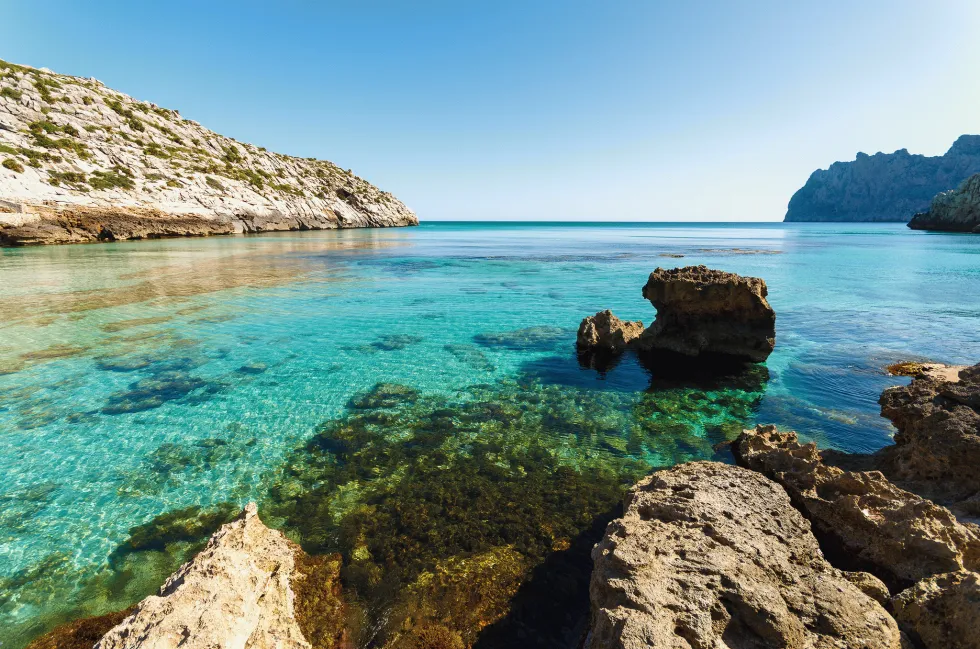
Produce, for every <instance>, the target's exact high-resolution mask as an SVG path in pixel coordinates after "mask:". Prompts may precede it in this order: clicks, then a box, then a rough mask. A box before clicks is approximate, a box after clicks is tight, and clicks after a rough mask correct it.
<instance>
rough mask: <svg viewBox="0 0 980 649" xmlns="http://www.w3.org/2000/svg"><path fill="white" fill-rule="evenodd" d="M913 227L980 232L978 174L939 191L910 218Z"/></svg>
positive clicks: (979, 184) (916, 228)
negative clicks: (927, 205) (921, 209)
mask: <svg viewBox="0 0 980 649" xmlns="http://www.w3.org/2000/svg"><path fill="white" fill-rule="evenodd" d="M909 227H910V228H912V229H913V230H939V231H943V232H980V174H974V175H972V176H970V177H969V178H967V179H966V180H964V181H963V182H962V183H961V184H960V186H959V187H957V188H956V189H951V190H949V191H946V192H941V193H939V194H937V195H936V196H935V198H933V199H932V203H930V205H929V209H928V210H927V211H925V212H921V213H919V214H916V215H915V216H913V217H912V220H911V221H909Z"/></svg>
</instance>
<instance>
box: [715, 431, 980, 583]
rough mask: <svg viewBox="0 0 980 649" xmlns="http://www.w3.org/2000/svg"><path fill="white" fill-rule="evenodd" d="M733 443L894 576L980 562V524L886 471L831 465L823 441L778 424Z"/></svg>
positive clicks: (910, 578) (857, 551) (816, 521)
mask: <svg viewBox="0 0 980 649" xmlns="http://www.w3.org/2000/svg"><path fill="white" fill-rule="evenodd" d="M733 450H734V452H735V457H736V459H737V460H738V462H739V464H741V465H742V466H745V467H747V468H750V469H752V470H754V471H758V472H759V473H761V474H763V475H765V476H766V477H768V478H770V479H772V480H775V481H776V482H778V483H779V484H781V485H782V486H783V487H784V488H785V489H786V491H787V492H788V493H789V495H790V497H791V498H792V500H793V503H794V504H795V505H796V506H797V507H798V508H799V509H800V510H801V511H803V512H804V513H805V514H806V515H807V518H809V519H810V521H811V523H812V524H813V526H814V529H815V530H817V531H818V532H819V533H820V534H821V535H822V538H829V539H832V540H833V542H834V545H836V546H838V547H839V550H840V551H841V552H842V553H845V554H846V555H848V556H850V557H853V558H856V559H858V560H859V561H861V562H864V563H867V564H870V565H871V566H874V572H875V573H876V574H878V575H879V576H881V577H883V578H885V579H886V581H888V582H889V583H892V584H905V585H907V584H909V583H911V582H915V581H918V580H919V579H922V578H924V577H929V576H931V575H935V574H940V573H945V572H951V571H955V570H962V569H964V568H968V569H972V570H976V569H978V568H980V528H978V527H977V526H975V525H972V524H969V523H966V524H961V523H959V522H958V521H957V519H956V517H955V516H954V515H953V514H952V513H951V512H950V511H949V510H948V509H946V508H945V507H941V506H939V505H936V504H935V503H933V502H931V501H929V500H926V499H924V498H920V497H919V496H917V495H915V494H913V493H910V492H908V491H905V490H903V489H899V488H898V487H896V486H895V485H893V484H892V483H891V482H889V481H888V479H887V478H885V476H884V475H883V474H882V473H881V472H879V471H844V470H842V469H840V468H837V467H834V466H827V465H825V464H824V463H823V462H822V460H821V457H820V452H819V451H818V450H817V446H816V444H813V443H810V444H800V443H799V441H798V440H797V436H796V433H794V432H780V431H779V430H777V429H776V427H775V426H758V427H757V428H756V429H755V430H748V431H745V432H744V433H743V434H742V436H741V437H739V438H738V440H736V442H735V444H734V447H733Z"/></svg>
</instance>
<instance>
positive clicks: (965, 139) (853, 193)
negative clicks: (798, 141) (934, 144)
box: [785, 135, 980, 221]
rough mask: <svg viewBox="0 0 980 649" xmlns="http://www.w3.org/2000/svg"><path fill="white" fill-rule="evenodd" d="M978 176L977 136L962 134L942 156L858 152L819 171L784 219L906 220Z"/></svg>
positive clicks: (979, 148)
mask: <svg viewBox="0 0 980 649" xmlns="http://www.w3.org/2000/svg"><path fill="white" fill-rule="evenodd" d="M975 173H980V135H961V136H960V137H959V139H957V140H956V142H954V143H953V146H951V147H950V148H949V151H947V152H946V154H945V155H941V156H924V155H917V154H910V153H909V152H908V151H907V150H906V149H899V150H898V151H896V152H895V153H876V154H874V155H870V156H869V155H867V154H866V153H858V154H857V159H856V160H853V161H851V162H835V163H834V164H832V165H830V168H828V169H818V170H817V171H814V172H813V173H812V174H810V178H809V180H807V182H806V184H805V185H804V186H803V187H802V188H801V189H799V190H798V191H797V192H796V193H795V194H793V198H791V199H790V201H789V208H788V209H787V211H786V218H785V220H786V221H908V220H909V219H910V218H911V217H912V215H913V214H916V213H917V212H922V211H924V210H926V208H928V207H929V202H930V201H931V200H932V198H933V196H935V195H936V194H938V193H939V192H944V191H947V190H950V189H953V188H954V187H956V186H958V185H959V184H960V183H961V182H962V181H963V180H964V179H965V178H967V177H969V176H971V175H973V174H975Z"/></svg>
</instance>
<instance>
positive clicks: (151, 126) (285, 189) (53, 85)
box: [0, 61, 418, 245]
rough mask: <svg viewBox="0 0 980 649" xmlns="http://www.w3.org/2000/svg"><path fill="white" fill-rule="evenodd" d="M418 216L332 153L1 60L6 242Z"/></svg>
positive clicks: (0, 236)
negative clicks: (299, 150)
mask: <svg viewBox="0 0 980 649" xmlns="http://www.w3.org/2000/svg"><path fill="white" fill-rule="evenodd" d="M417 223H418V219H417V218H416V216H415V214H414V213H412V211H411V210H409V209H408V208H407V207H405V205H403V204H402V203H401V202H400V201H399V200H398V199H396V198H395V197H394V196H392V195H391V194H390V193H388V192H384V191H381V190H379V189H378V188H376V187H374V186H373V185H371V184H370V183H368V182H366V181H364V180H362V179H360V178H358V177H357V176H355V175H353V174H352V173H351V172H350V171H345V170H343V169H341V168H339V167H338V166H337V165H335V164H333V163H331V162H327V161H325V160H315V159H302V158H294V157H291V156H286V155H282V154H278V153H272V152H269V151H266V150H265V149H263V148H261V147H256V146H253V145H251V144H244V143H241V142H237V141H235V140H232V139H230V138H227V137H223V136H221V135H218V134H217V133H214V132H212V131H210V130H208V129H206V128H204V127H203V126H201V125H200V124H198V123H196V122H193V121H190V120H186V119H183V118H182V117H181V116H180V114H179V113H178V112H177V111H175V110H170V109H166V108H161V107H159V106H156V105H154V104H150V103H147V102H142V101H137V100H135V99H133V98H131V97H129V96H127V95H124V94H122V93H119V92H116V91H114V90H112V89H110V88H107V87H106V86H104V85H103V84H102V83H100V82H99V81H96V80H95V79H85V78H81V77H72V76H67V75H61V74H55V73H52V72H49V71H46V70H38V69H34V68H29V67H26V66H18V65H14V64H10V63H6V62H3V61H0V244H3V245H18V244H21V245H22V244H36V243H74V242H83V241H98V240H118V239H131V238H145V237H159V236H181V235H207V234H230V233H233V232H261V231H267V230H308V229H324V228H338V227H381V226H398V225H416V224H417Z"/></svg>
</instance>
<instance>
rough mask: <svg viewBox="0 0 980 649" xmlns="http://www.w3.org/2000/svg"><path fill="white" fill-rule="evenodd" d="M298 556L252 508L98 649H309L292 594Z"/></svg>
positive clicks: (103, 640) (104, 640) (294, 547)
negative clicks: (199, 648)
mask: <svg viewBox="0 0 980 649" xmlns="http://www.w3.org/2000/svg"><path fill="white" fill-rule="evenodd" d="M298 555H299V556H302V551H301V550H300V549H299V547H298V546H296V545H295V544H293V543H292V542H290V541H288V540H287V539H286V537H285V536H283V535H282V533H281V532H278V531H275V530H271V529H269V528H268V527H266V526H265V525H263V524H262V522H261V521H260V520H259V517H258V514H257V512H256V507H255V505H254V504H250V505H249V506H248V507H246V508H245V511H244V512H242V515H241V516H240V517H239V518H238V519H237V520H235V521H234V522H232V523H229V524H227V525H225V526H223V527H222V528H221V529H220V530H218V532H216V533H215V534H214V536H212V537H211V540H210V541H209V542H208V545H207V547H205V548H204V550H202V551H201V553H200V554H198V555H197V556H196V557H194V559H193V560H191V561H190V562H188V563H186V564H184V565H183V566H182V567H181V568H180V570H178V571H177V572H176V573H174V574H173V575H172V576H171V577H170V579H168V580H167V581H166V583H164V585H163V586H162V587H161V588H160V593H159V595H155V596H150V597H147V598H146V599H144V600H143V601H142V602H140V603H139V604H137V605H136V607H135V610H134V612H133V613H132V614H131V615H130V616H128V617H127V618H126V619H124V620H123V621H122V622H120V623H119V624H118V625H117V626H115V627H114V628H113V629H111V630H110V631H109V632H108V633H106V635H105V636H104V637H103V638H102V639H101V640H100V641H99V642H98V643H97V644H96V645H95V648H96V649H129V648H132V647H137V646H139V647H143V648H145V649H154V648H155V649H171V648H172V647H175V646H177V645H180V646H181V647H186V648H188V649H191V648H193V647H201V648H205V647H216V646H220V647H226V648H228V649H232V648H240V649H245V648H246V647H248V648H249V649H253V648H254V649H261V648H268V649H272V648H275V649H289V648H293V649H309V647H310V643H309V642H307V640H306V638H305V637H304V635H303V631H302V629H301V627H300V623H299V621H298V620H297V617H296V609H295V594H294V592H293V588H292V582H293V580H294V579H297V578H298V577H299V573H298V572H297V570H296V562H297V556H298ZM299 578H300V579H301V578H302V577H299Z"/></svg>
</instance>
